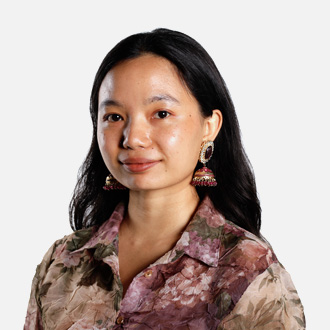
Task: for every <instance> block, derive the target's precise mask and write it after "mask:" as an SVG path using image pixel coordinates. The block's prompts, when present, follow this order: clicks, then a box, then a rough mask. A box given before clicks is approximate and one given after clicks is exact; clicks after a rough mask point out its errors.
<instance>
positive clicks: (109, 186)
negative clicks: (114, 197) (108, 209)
mask: <svg viewBox="0 0 330 330" xmlns="http://www.w3.org/2000/svg"><path fill="white" fill-rule="evenodd" d="M103 189H104V190H117V189H120V190H124V189H127V188H126V187H125V186H123V185H122V184H121V183H120V182H118V181H117V180H116V179H115V178H114V177H113V176H112V174H111V173H109V175H108V176H107V178H106V179H105V185H104V186H103Z"/></svg>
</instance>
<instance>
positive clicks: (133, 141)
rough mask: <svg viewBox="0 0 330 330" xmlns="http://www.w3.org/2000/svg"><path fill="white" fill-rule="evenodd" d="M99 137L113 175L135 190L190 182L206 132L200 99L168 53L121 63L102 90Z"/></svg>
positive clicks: (112, 72)
mask: <svg viewBox="0 0 330 330" xmlns="http://www.w3.org/2000/svg"><path fill="white" fill-rule="evenodd" d="M98 107H99V110H98V124H97V138H98V144H99V148H100V151H101V154H102V157H103V159H104V162H105V164H106V166H107V167H108V169H109V171H110V172H111V174H112V175H113V176H114V177H115V178H116V179H117V180H118V181H119V182H120V183H122V184H123V185H124V186H126V187H128V188H129V189H131V190H157V189H164V188H173V189H176V188H178V189H182V188H184V187H185V186H186V185H189V184H190V181H191V178H192V175H193V171H194V169H195V166H196V164H197V161H198V155H199V150H200V146H201V143H202V141H203V140H205V133H206V131H207V125H206V119H204V118H203V117H202V115H201V113H200V110H199V104H198V103H197V101H196V99H195V98H194V97H193V96H192V95H191V93H190V92H189V90H188V88H187V87H185V85H184V84H183V83H182V81H181V80H180V78H179V76H178V74H177V71H176V70H175V68H174V66H173V65H172V64H171V63H170V62H169V61H168V60H166V59H165V58H162V57H158V56H155V55H149V54H148V55H143V56H141V57H138V58H136V59H132V60H127V61H125V62H123V63H120V64H118V65H117V66H116V67H114V68H113V69H112V70H110V71H109V72H108V74H107V75H106V76H105V78H104V80H103V82H102V84H101V87H100V90H99V104H98Z"/></svg>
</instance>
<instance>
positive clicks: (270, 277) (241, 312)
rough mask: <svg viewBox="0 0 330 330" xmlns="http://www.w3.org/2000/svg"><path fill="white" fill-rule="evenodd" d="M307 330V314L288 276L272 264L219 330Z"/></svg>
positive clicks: (281, 268) (282, 269)
mask: <svg viewBox="0 0 330 330" xmlns="http://www.w3.org/2000/svg"><path fill="white" fill-rule="evenodd" d="M227 329H235V330H243V329H254V330H262V329H285V330H301V329H306V323H305V317H304V310H303V306H302V304H301V301H300V299H299V297H298V294H297V291H296V289H295V287H294V285H293V283H292V280H291V277H290V275H289V274H288V272H287V271H286V270H285V269H284V268H283V267H282V266H281V265H280V264H279V263H274V264H272V265H271V266H270V267H269V268H268V269H267V270H266V271H265V272H263V273H262V274H260V275H259V276H258V277H256V279H255V280H254V281H253V282H252V283H251V284H250V285H249V287H248V288H247V290H246V291H245V292H244V294H243V295H242V297H241V298H240V300H239V301H238V302H237V304H236V306H235V307H234V309H233V310H232V311H231V313H230V314H229V315H227V316H226V317H225V318H224V319H223V320H222V321H221V323H220V325H219V327H218V330H227Z"/></svg>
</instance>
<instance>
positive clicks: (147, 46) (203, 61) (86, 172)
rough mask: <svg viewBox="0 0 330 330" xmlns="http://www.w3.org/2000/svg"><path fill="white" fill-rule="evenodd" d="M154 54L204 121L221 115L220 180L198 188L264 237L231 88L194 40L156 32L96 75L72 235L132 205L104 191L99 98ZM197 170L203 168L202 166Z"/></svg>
mask: <svg viewBox="0 0 330 330" xmlns="http://www.w3.org/2000/svg"><path fill="white" fill-rule="evenodd" d="M146 53H151V54H155V55H158V56H161V57H164V58H166V59H167V60H169V61H170V62H172V64H174V65H175V66H176V68H177V70H178V73H179V75H180V77H181V79H183V81H184V82H185V84H186V85H187V86H188V88H189V89H190V91H191V93H192V94H193V95H194V97H195V98H196V100H197V101H198V102H199V104H200V108H201V112H202V114H203V116H205V117H208V116H211V115H212V110H213V109H219V110H220V111H221V112H222V116H223V125H222V128H221V130H220V133H219V134H218V136H217V138H216V139H215V141H214V143H215V150H214V153H213V157H212V159H211V160H210V161H209V163H208V167H209V168H211V169H212V170H213V172H214V174H215V177H216V178H217V181H218V185H217V187H213V188H208V189H206V188H197V192H198V194H199V196H200V198H201V199H202V198H203V197H204V196H205V195H206V194H207V195H208V196H209V197H210V198H211V200H212V202H213V204H214V206H215V207H216V208H217V209H218V210H219V211H220V212H221V213H222V214H223V215H224V216H225V217H226V218H227V219H228V220H230V221H232V222H234V223H235V224H237V225H239V226H241V227H243V228H245V229H247V230H249V231H250V232H252V233H254V234H256V235H259V231H260V224H261V220H260V218H261V209H260V203H259V199H258V197H257V191H256V185H255V179H254V174H253V171H252V167H251V165H250V163H249V160H248V158H247V156H246V154H245V151H244V148H243V145H242V142H241V135H240V128H239V124H238V120H237V116H236V113H235V109H234V105H233V102H232V100H231V98H230V95H229V92H228V90H227V87H226V84H225V82H224V80H223V79H222V77H221V75H220V73H219V71H218V69H217V67H216V66H215V64H214V62H213V60H212V59H211V57H210V56H209V55H208V53H207V52H206V51H205V49H204V48H203V47H202V46H201V45H200V44H199V43H197V42H196V41H195V40H194V39H192V38H191V37H189V36H187V35H185V34H183V33H181V32H177V31H172V30H168V29H156V30H154V31H152V32H147V33H139V34H135V35H131V36H129V37H127V38H126V39H124V40H122V41H120V42H119V43H118V44H117V45H116V46H115V47H114V48H113V49H112V50H111V51H110V52H109V53H108V54H107V55H106V57H105V58H104V60H103V62H102V63H101V66H100V68H99V70H98V71H97V73H96V76H95V80H94V85H93V89H92V93H91V98H90V114H91V117H92V122H93V139H92V143H91V147H90V150H89V152H88V155H87V157H86V159H85V161H84V163H83V164H82V167H81V169H80V173H79V177H78V182H77V185H76V187H75V191H74V194H73V197H72V200H71V203H70V221H71V227H72V228H73V229H75V230H76V229H81V228H86V227H89V226H92V225H99V224H101V223H103V222H104V221H106V220H107V219H108V218H109V216H110V215H111V213H112V212H113V210H114V208H115V206H116V205H117V204H118V202H119V201H126V202H127V200H128V192H127V191H120V190H118V191H104V190H103V189H102V186H103V185H104V181H105V178H106V176H107V175H108V169H107V168H106V166H105V164H104V162H103V159H102V156H101V153H100V151H99V147H98V144H97V138H96V132H97V112H98V92H99V89H100V86H101V83H102V81H103V79H104V77H105V75H106V74H107V73H108V72H109V71H110V70H111V69H112V68H113V67H114V66H116V65H117V64H118V63H120V62H123V61H125V60H127V59H132V58H137V57H139V56H141V55H143V54H146ZM197 166H198V165H197Z"/></svg>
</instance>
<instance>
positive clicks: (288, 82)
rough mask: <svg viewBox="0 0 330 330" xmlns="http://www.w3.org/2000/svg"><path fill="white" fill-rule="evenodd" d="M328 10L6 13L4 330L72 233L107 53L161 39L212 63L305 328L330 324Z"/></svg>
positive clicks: (146, 8)
mask: <svg viewBox="0 0 330 330" xmlns="http://www.w3.org/2000/svg"><path fill="white" fill-rule="evenodd" d="M326 2H327V1H317V0H313V1H289V0H286V1H266V0H262V1H254V0H249V1H192V0H190V1H185V0H180V1H169V0H166V1H143V0H139V1H100V0H99V1H82V0H80V1H76V0H71V1H68V0H66V1H59V0H57V1H31V0H29V1H7V2H6V4H5V5H4V4H3V3H4V2H2V4H1V8H0V33H1V51H0V56H1V61H0V70H1V71H0V84H1V86H0V87H1V89H0V90H1V98H0V107H1V108H0V109H1V121H0V125H1V126H0V134H1V139H0V142H1V162H0V166H1V171H0V176H1V177H0V180H1V181H0V182H1V184H0V187H1V241H0V243H1V250H0V251H1V253H2V257H1V272H0V274H1V282H0V283H1V305H3V306H1V313H3V315H2V316H1V329H21V328H22V326H23V323H24V318H25V312H26V307H27V303H28V298H29V294H30V285H31V281H32V277H33V275H34V272H35V268H36V265H37V264H38V263H39V262H40V261H41V259H42V256H43V255H44V253H45V252H46V250H47V249H48V247H49V246H50V245H51V244H52V243H53V242H54V241H55V240H56V239H58V238H61V237H62V236H63V235H65V234H68V233H70V232H71V229H70V226H69V220H68V212H67V210H68V204H69V201H70V197H71V194H72V191H73V188H74V185H75V181H76V175H77V171H78V168H79V166H80V165H81V163H82V161H83V159H84V157H85V155H86V152H87V150H88V147H89V143H90V139H91V132H92V126H91V122H90V119H89V109H88V107H89V95H90V90H91V87H92V83H93V79H94V75H95V73H96V71H97V69H98V66H99V65H100V63H101V61H102V59H103V57H104V56H105V55H106V53H107V52H108V51H109V50H110V49H111V48H112V47H113V46H114V45H115V44H116V43H117V42H118V41H120V40H121V39H123V38H124V37H126V36H128V35H130V34H133V33H137V32H142V31H149V30H152V29H154V28H157V27H167V28H171V29H176V30H179V31H182V32H184V33H186V34H188V35H190V36H192V37H193V38H195V39H196V40H197V41H199V42H200V43H201V44H202V45H203V46H204V47H205V48H206V50H207V51H208V52H209V53H210V55H211V56H212V57H213V59H214V61H215V62H216V64H217V66H218V68H219V70H220V72H221V74H222V75H223V77H224V79H225V81H226V83H227V85H228V88H229V90H230V92H231V95H232V98H233V101H234V104H235V105H236V109H237V114H238V118H239V121H240V125H241V130H242V135H243V141H244V145H245V147H246V151H247V153H248V155H249V158H250V160H251V162H252V164H253V167H254V170H255V174H256V180H257V186H258V191H259V195H260V199H261V204H262V208H263V225H262V233H263V234H264V236H265V237H266V238H267V239H268V240H269V241H270V243H271V244H272V245H273V248H274V250H275V252H276V254H277V256H278V258H279V260H280V261H281V262H282V263H283V265H284V266H285V267H286V268H287V270H288V271H289V273H290V274H291V276H292V278H293V281H294V283H295V286H296V288H297V290H298V293H299V295H300V298H301V300H302V302H303V304H304V307H305V312H306V318H307V324H308V329H311V330H318V329H325V328H326V327H328V326H329V322H328V319H329V317H328V315H327V313H328V307H329V302H328V299H329V293H330V292H329V285H328V282H329V253H328V252H329V245H328V244H327V243H328V242H327V241H328V240H329V221H330V217H329V213H328V204H329V184H330V179H329V168H330V162H329V140H330V134H329V128H328V126H329V116H328V113H329V111H330V101H329V96H330V95H329V75H330V69H329V60H330V52H329V40H330V38H329V30H330V24H329V11H328V10H327V8H326Z"/></svg>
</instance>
